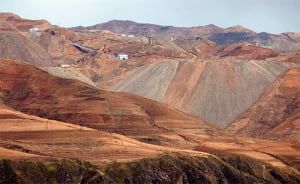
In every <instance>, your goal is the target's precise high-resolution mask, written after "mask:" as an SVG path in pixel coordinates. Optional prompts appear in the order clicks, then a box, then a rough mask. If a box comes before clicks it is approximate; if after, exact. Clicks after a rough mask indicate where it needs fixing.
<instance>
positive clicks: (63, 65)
mask: <svg viewBox="0 0 300 184" xmlns="http://www.w3.org/2000/svg"><path fill="white" fill-rule="evenodd" d="M60 67H62V68H69V67H70V65H68V64H61V65H60Z"/></svg>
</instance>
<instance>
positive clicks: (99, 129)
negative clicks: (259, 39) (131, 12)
mask: <svg viewBox="0 0 300 184" xmlns="http://www.w3.org/2000/svg"><path fill="white" fill-rule="evenodd" d="M113 22H117V23H118V22H119V21H113ZM121 24H122V22H121ZM116 25H117V24H116ZM116 25H113V26H111V28H112V27H115V28H114V29H119V30H121V31H120V32H119V33H118V31H113V30H112V29H108V28H109V26H108V27H107V28H103V29H105V30H95V29H94V28H93V30H80V31H79V30H78V29H77V31H73V30H72V29H67V28H63V27H58V26H54V25H51V24H50V23H49V22H47V21H46V20H28V19H24V18H21V17H19V16H17V15H15V14H12V13H0V38H1V45H0V124H1V127H2V128H1V129H0V183H39V182H44V183H143V182H147V183H299V182H300V174H299V168H300V160H299V155H300V149H299V142H300V137H299V130H300V129H299V119H300V118H299V112H300V111H299V109H300V108H299V105H300V103H299V102H300V100H299V89H300V85H299V81H300V80H299V76H300V75H299V74H300V73H299V66H300V65H299V64H300V51H297V50H293V51H282V50H290V49H291V48H292V47H294V46H295V45H297V44H298V43H297V44H296V42H293V43H292V42H286V40H285V39H283V37H284V36H282V35H277V36H276V35H275V37H276V38H280V39H282V40H281V41H280V43H284V44H289V47H284V44H281V45H280V47H281V48H280V49H279V48H278V49H276V50H274V49H270V48H266V47H268V46H264V47H260V46H258V45H257V44H253V43H248V42H241V43H236V42H235V41H234V43H233V44H226V45H223V44H222V43H216V42H214V41H212V40H211V39H209V37H210V36H209V35H216V34H221V32H222V31H223V33H222V34H224V35H227V36H226V39H227V40H229V39H231V40H232V38H230V36H229V37H228V35H231V31H233V32H235V33H236V32H245V33H247V34H250V35H255V34H257V33H254V32H253V31H251V30H248V29H246V28H243V27H240V26H236V27H232V28H227V29H223V28H218V27H216V26H213V25H209V26H203V27H196V28H191V29H195V30H198V29H199V30H200V28H201V29H202V28H204V27H206V31H202V35H206V37H205V36H199V35H200V32H201V31H199V30H198V33H197V34H195V35H193V34H192V33H189V32H188V31H187V32H186V33H189V34H190V35H192V36H191V37H185V38H182V37H180V34H181V35H188V34H182V33H180V34H179V33H178V37H175V32H174V34H173V35H172V34H171V33H170V34H167V31H166V30H169V29H170V30H172V29H174V30H176V29H177V28H175V27H170V28H168V29H167V28H165V29H166V30H165V31H163V30H161V31H162V32H163V34H165V35H166V36H165V37H164V38H162V37H161V36H159V35H155V34H157V33H155V31H157V30H158V28H159V27H160V26H155V25H149V24H145V25H143V26H144V27H145V26H150V27H151V26H152V27H153V28H151V30H152V29H153V30H152V31H153V33H151V34H153V35H150V32H149V31H147V32H146V33H143V32H140V29H139V28H138V27H134V26H128V27H127V28H123V26H122V25H119V26H116ZM128 25H135V24H134V23H132V22H128ZM137 26H138V25H137ZM31 28H36V29H34V30H32V29H31ZM81 29H83V28H81ZM101 29H102V28H101ZM130 29H131V32H125V30H130ZM178 29H185V28H178ZM186 29H187V30H189V29H188V28H186ZM133 31H136V33H134V32H133ZM226 31H227V32H226ZM138 32H140V33H138ZM195 33H196V31H195ZM227 33H230V34H227ZM235 33H234V34H235ZM123 34H126V35H123ZM128 34H130V35H131V34H134V35H135V36H128ZM289 35H294V37H293V39H295V40H296V36H295V35H297V33H295V34H290V33H289ZM269 36H270V35H269ZM273 36H274V35H273ZM273 36H272V35H271V36H270V37H268V38H267V39H270V38H271V37H272V38H275V37H273ZM197 37H198V38H197ZM171 38H172V39H171ZM237 40H239V39H237ZM283 40H285V41H283ZM239 41H241V40H239ZM277 41H278V40H277ZM20 43H21V44H20ZM268 43H271V42H268ZM274 43H275V42H274ZM276 43H279V42H276ZM291 43H292V44H291ZM272 44H273V42H272ZM275 45H276V44H275ZM273 46H274V45H273ZM277 46H278V45H277ZM86 48H88V49H86ZM119 53H125V54H128V58H129V59H128V60H119V59H118V58H117V55H118V54H119Z"/></svg>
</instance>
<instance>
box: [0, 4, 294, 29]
mask: <svg viewBox="0 0 300 184" xmlns="http://www.w3.org/2000/svg"><path fill="white" fill-rule="evenodd" d="M0 12H13V13H15V14H17V15H19V16H21V17H23V18H28V19H46V20H48V21H49V22H50V23H52V24H55V25H59V26H63V27H74V26H80V25H81V26H91V25H95V24H98V23H103V22H107V21H110V20H132V21H135V22H139V23H152V24H159V25H173V26H178V27H191V26H203V25H208V24H215V25H217V26H219V27H231V26H235V25H242V26H244V27H247V28H249V29H251V30H253V31H255V32H269V33H276V34H278V33H282V32H300V0H0Z"/></svg>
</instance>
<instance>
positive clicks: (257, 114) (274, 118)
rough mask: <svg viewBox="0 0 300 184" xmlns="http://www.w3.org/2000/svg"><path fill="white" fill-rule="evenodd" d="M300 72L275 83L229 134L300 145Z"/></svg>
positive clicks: (281, 77)
mask: <svg viewBox="0 0 300 184" xmlns="http://www.w3.org/2000/svg"><path fill="white" fill-rule="evenodd" d="M299 105H300V69H292V70H289V71H287V72H286V73H284V74H282V75H281V76H280V77H279V78H278V79H277V80H276V81H274V82H272V83H271V84H270V85H269V86H268V87H267V88H266V89H265V90H264V93H263V94H262V95H261V96H260V98H259V99H258V100H257V102H256V103H255V104H254V105H253V106H252V107H251V108H250V109H249V110H248V111H247V112H246V113H244V114H243V115H241V116H240V117H239V118H238V119H237V120H236V121H235V122H234V123H233V124H232V125H231V126H230V127H228V130H230V131H232V132H234V133H236V134H239V135H244V136H250V137H258V138H264V139H275V140H287V141H297V142H298V143H299V142H300V137H299V135H300V132H299V130H300V127H299V125H300V124H299V119H300V106H299Z"/></svg>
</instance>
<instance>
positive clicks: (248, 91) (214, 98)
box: [112, 60, 293, 127]
mask: <svg viewBox="0 0 300 184" xmlns="http://www.w3.org/2000/svg"><path fill="white" fill-rule="evenodd" d="M292 66H293V64H288V63H282V62H276V61H259V60H250V61H245V60H244V61H238V60H230V61H226V60H217V61H207V62H180V61H166V62H162V63H157V64H153V65H150V66H145V67H142V68H141V69H139V70H137V71H136V72H134V73H132V74H131V75H130V76H129V77H127V78H125V79H124V80H122V81H120V82H119V83H118V84H117V85H116V86H114V87H113V88H112V90H114V91H124V92H130V93H134V94H137V95H141V96H145V97H147V98H151V99H154V100H158V101H161V102H163V103H167V104H169V105H171V106H173V107H176V108H178V109H182V110H185V111H187V112H191V113H193V114H195V115H197V116H198V117H201V118H203V119H204V120H206V121H208V122H211V123H213V124H215V125H217V126H219V127H226V126H228V125H229V124H230V123H231V122H232V121H233V120H234V119H235V118H236V117H237V116H238V115H239V114H241V113H243V112H244V111H246V110H247V109H248V108H249V107H250V106H251V105H252V104H253V103H255V102H256V100H257V99H258V98H259V96H260V94H261V93H262V92H263V90H264V88H265V87H266V86H268V85H269V84H270V83H271V82H272V81H273V80H275V79H276V77H278V76H279V75H280V74H282V73H283V72H285V71H286V70H288V69H289V68H290V67H292ZM174 72H175V73H174Z"/></svg>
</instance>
